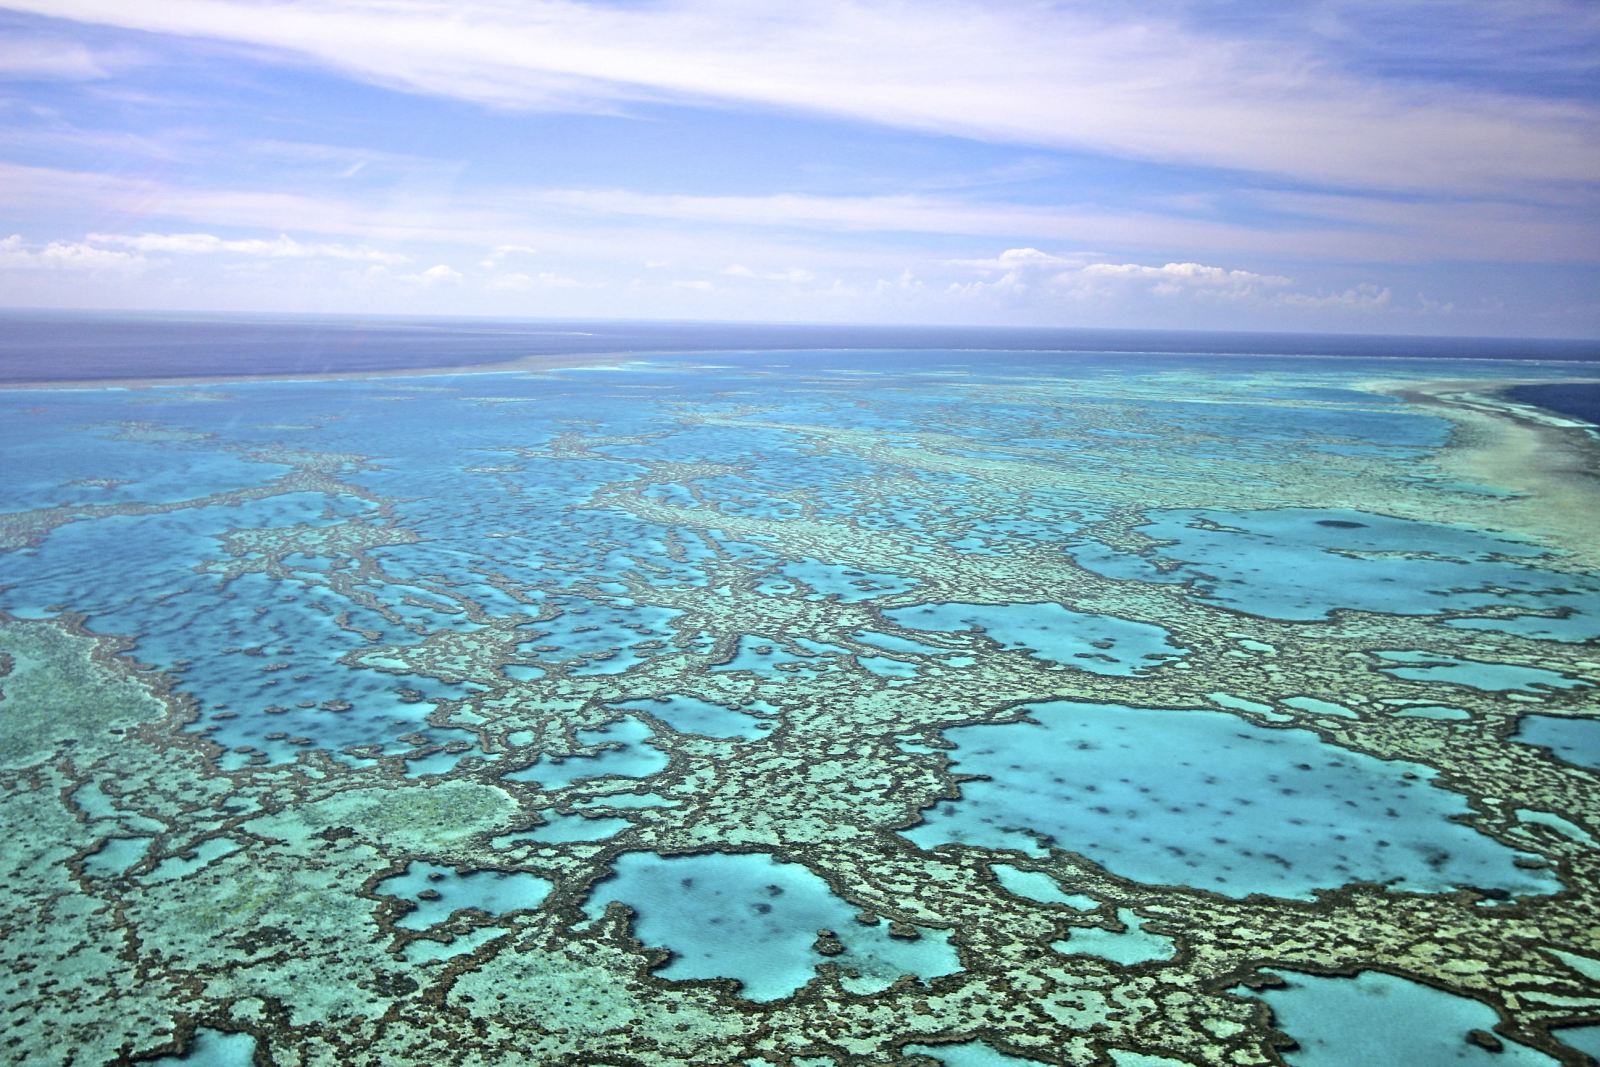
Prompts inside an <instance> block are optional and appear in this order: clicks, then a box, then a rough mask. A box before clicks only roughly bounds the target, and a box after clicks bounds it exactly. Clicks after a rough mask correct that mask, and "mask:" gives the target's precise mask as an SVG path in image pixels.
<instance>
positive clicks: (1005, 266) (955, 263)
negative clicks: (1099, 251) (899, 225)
mask: <svg viewBox="0 0 1600 1067" xmlns="http://www.w3.org/2000/svg"><path fill="white" fill-rule="evenodd" d="M1083 262H1084V260H1083V259H1082V258H1081V257H1076V256H1057V255H1052V254H1050V253H1049V252H1041V251H1039V250H1038V249H1037V248H1008V249H1006V250H1005V251H1004V252H1001V253H1000V254H999V255H998V256H995V257H994V258H993V259H952V260H949V261H948V263H949V265H950V266H952V267H971V268H972V269H974V270H981V271H1003V272H1006V273H1010V272H1012V271H1022V270H1030V269H1035V268H1046V269H1048V268H1057V269H1059V268H1063V267H1076V266H1080V265H1082V263H1083Z"/></svg>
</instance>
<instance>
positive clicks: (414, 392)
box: [0, 313, 1600, 1067]
mask: <svg viewBox="0 0 1600 1067" xmlns="http://www.w3.org/2000/svg"><path fill="white" fill-rule="evenodd" d="M574 353H576V354H595V355H599V354H605V355H606V356H607V357H608V358H607V359H606V360H603V361H598V360H597V361H595V365H592V366H587V367H585V366H569V367H560V368H557V367H543V368H540V367H533V368H531V369H527V370H518V371H501V372H496V373H466V372H469V371H471V370H472V369H473V368H475V367H480V366H482V365H484V364H493V363H500V362H505V361H509V360H514V359H519V358H522V357H527V356H537V355H568V354H574ZM1597 360H1600V353H1597V351H1596V348H1595V346H1594V345H1593V344H1587V343H1578V342H1556V341H1504V340H1460V339H1439V338H1377V337H1361V338H1353V337H1307V336H1281V335H1263V334H1175V333H1156V332H1132V331H1087V330H978V329H971V330H955V329H931V328H930V329H903V328H892V329H891V328H881V329H877V328H865V327H861V328H857V327H809V326H806V327H802V326H747V325H731V324H729V325H716V324H712V325H705V324H682V323H620V324H619V323H584V322H572V323H538V324H534V323H493V322H475V321H465V320H462V321H454V320H452V321H432V320H398V319H391V320H373V321H361V320H344V319H340V320H334V319H327V320H320V319H289V318H267V317H262V318H243V317H221V316H192V317H181V318H180V317H172V316H139V317H127V316H122V317H118V316H112V315H104V316H101V315H93V316H69V315H64V314H46V313H27V314H22V313H8V314H7V315H6V316H5V319H4V324H3V328H0V379H4V380H6V381H7V382H10V383H13V384H16V383H21V384H23V385H28V384H29V383H34V384H38V383H47V382H78V383H83V382H92V381H96V380H101V379H126V380H129V381H135V380H137V382H138V387H135V388H129V387H116V388H93V387H90V388H75V389H57V388H19V389H10V390H6V391H4V392H0V456H3V457H4V462H3V463H0V822H3V824H4V825H5V826H7V827H10V828H14V830H13V832H9V833H7V834H6V837H5V840H4V842H3V843H0V870H3V873H4V877H3V878H0V894H3V898H0V899H3V903H4V911H3V914H4V915H5V916H6V918H5V919H4V921H3V927H0V928H3V930H4V935H5V936H4V937H3V938H0V957H3V958H4V965H3V966H4V971H5V973H6V974H7V975H8V978H7V980H6V982H5V983H4V984H3V988H0V1012H3V1014H4V1018H5V1021H6V1028H7V1030H6V1032H7V1034H8V1035H9V1037H8V1040H10V1041H11V1042H12V1044H11V1046H10V1047H11V1048H14V1049H30V1048H33V1049H37V1048H45V1047H54V1046H56V1045H59V1044H60V1043H62V1042H68V1043H70V1047H71V1051H72V1054H73V1057H74V1058H76V1059H77V1060H79V1061H80V1062H85V1063H99V1062H113V1061H117V1060H118V1059H119V1057H120V1058H122V1059H123V1060H146V1059H148V1060H150V1061H152V1062H160V1063H191V1064H192V1063H206V1064H247V1063H251V1062H255V1063H296V1062H351V1063H388V1062H441V1063H442V1062H469V1061H470V1062H522V1063H614V1064H645V1063H705V1064H722V1063H727V1064H749V1063H808V1064H809V1063H816V1064H822V1063H829V1064H834V1063H838V1064H843V1063H846V1062H874V1063H886V1064H900V1065H904V1067H911V1065H913V1064H917V1063H927V1062H936V1063H945V1064H949V1065H953V1067H966V1065H992V1064H1002V1065H1005V1064H1030V1063H1067V1062H1071V1063H1097V1064H1101V1065H1105V1064H1111V1065H1114V1067H1173V1065H1182V1064H1201V1063H1218V1062H1236V1063H1273V1062H1279V1056H1280V1052H1282V1051H1283V1049H1284V1048H1286V1046H1284V1045H1283V1042H1282V1037H1281V1035H1285V1034H1286V1035H1287V1036H1288V1037H1289V1038H1290V1039H1292V1040H1293V1041H1294V1042H1296V1043H1297V1045H1296V1047H1295V1049H1294V1051H1293V1058H1292V1060H1291V1061H1290V1062H1292V1063H1294V1064H1296V1065H1305V1067H1336V1065H1344V1064H1355V1063H1379V1062H1389V1063H1406V1064H1422V1065H1426V1064H1434V1063H1450V1064H1456V1063H1469V1064H1541V1065H1542V1064H1552V1065H1553V1064H1557V1063H1559V1062H1566V1063H1577V1062H1581V1060H1580V1057H1581V1056H1582V1055H1585V1054H1587V1055H1594V1054H1596V1053H1597V1052H1600V1025H1597V1024H1596V1023H1595V1019H1596V1014H1595V1013H1596V1007H1597V1006H1600V960H1597V958H1596V956H1597V952H1596V947H1595V942H1594V931H1595V930H1596V929H1600V848H1597V846H1596V841H1597V835H1600V790H1597V789H1596V788H1595V781H1596V777H1595V776H1596V774H1600V706H1597V703H1596V693H1597V692H1600V541H1597V540H1596V539H1595V538H1594V536H1593V531H1594V530H1595V529H1600V507H1597V501H1600V497H1597V496H1596V495H1595V491H1594V490H1593V489H1592V488H1591V487H1590V486H1589V484H1588V483H1589V482H1590V481H1592V479H1590V478H1582V477H1580V478H1573V477H1570V471H1567V472H1566V473H1563V472H1562V471H1545V470H1543V469H1541V468H1539V467H1538V466H1537V457H1539V456H1540V455H1541V454H1543V451H1542V450H1548V449H1549V448H1550V446H1551V445H1552V443H1558V444H1559V445H1560V447H1561V450H1562V452H1563V454H1564V455H1570V456H1578V457H1588V459H1587V460H1586V462H1590V463H1592V462H1593V456H1594V455H1595V452H1594V451H1593V450H1594V448H1595V447H1596V446H1595V442H1594V439H1593V436H1592V435H1590V434H1587V433H1586V432H1585V431H1583V430H1582V429H1578V428H1572V429H1555V428H1544V429H1540V428H1537V427H1532V426H1529V425H1527V424H1526V422H1525V421H1519V420H1517V419H1515V418H1514V417H1512V416H1511V414H1510V413H1496V411H1495V410H1494V409H1493V408H1492V405H1490V404H1488V403H1487V402H1485V401H1484V399H1483V398H1484V396H1485V395H1492V394H1494V393H1495V391H1496V390H1498V389H1500V388H1501V387H1502V385H1503V384H1504V383H1505V382H1507V381H1511V380H1515V381H1518V382H1523V383H1528V382H1533V383H1537V384H1534V385H1532V386H1524V387H1522V388H1521V391H1516V392H1514V393H1513V394H1512V395H1513V396H1514V397H1516V398H1520V399H1523V400H1526V401H1528V402H1532V403H1538V404H1544V405H1546V406H1548V407H1550V408H1551V409H1552V410H1563V411H1566V412H1567V413H1568V414H1576V415H1579V416H1580V417H1584V418H1588V419H1589V420H1591V421H1594V419H1595V413H1594V409H1593V407H1592V406H1584V405H1589V404H1591V401H1590V400H1587V399H1584V397H1592V396H1593V393H1592V392H1584V391H1583V390H1582V389H1580V388H1578V387H1576V386H1574V385H1572V384H1571V383H1570V381H1568V380H1570V379H1584V378H1590V377H1595V376H1596V370H1597ZM423 368H428V369H435V368H456V369H459V370H460V371H461V372H463V373H445V374H429V375H421V374H418V375H409V376H407V375H400V376H389V377H372V378H361V377H348V378H342V379H327V380H305V379H301V380H294V379H295V376H297V375H307V374H312V373H330V372H332V373H344V374H352V375H354V374H360V373H363V372H371V371H380V370H381V371H391V372H392V371H406V370H418V369H423ZM244 374H250V375H267V376H273V377H276V378H277V379H279V380H264V381H240V380H220V379H225V378H227V377H228V376H237V375H244ZM207 377H213V378H218V379H219V380H216V381H204V380H202V381H193V380H189V381H184V382H181V383H178V382H172V383H169V384H160V379H180V378H181V379H197V378H207ZM1441 382H1453V383H1457V384H1454V385H1450V386H1448V387H1445V386H1440V385H1439V384H1438V383H1441ZM1589 388H1591V389H1592V386H1591V387H1589ZM1555 389H1561V390H1564V392H1562V393H1559V394H1557V393H1554V392H1552V390H1555ZM1429 390H1432V392H1431V393H1430V392H1429ZM1458 397H1466V398H1467V400H1468V401H1470V403H1458V402H1457V398H1458ZM1574 397H1577V398H1578V399H1577V400H1574V399H1573V398H1574ZM1563 405H1565V406H1564V407H1563ZM1584 412H1588V414H1583V413H1584ZM1541 434H1542V435H1544V436H1529V435H1541ZM1500 448H1505V449H1518V450H1519V451H1518V452H1517V454H1519V455H1528V456H1532V457H1534V459H1533V460H1530V461H1528V462H1525V463H1520V464H1516V465H1507V464H1504V463H1497V462H1495V459H1496V455H1497V453H1496V449H1500ZM1513 468H1514V469H1513ZM1486 985H1488V986H1494V987H1496V988H1515V989H1516V990H1517V991H1518V997H1517V998H1515V1000H1514V1001H1513V1002H1514V1003H1517V1004H1520V1005H1521V1007H1520V1008H1518V1009H1517V1010H1516V1011H1514V1012H1512V1013H1511V1014H1510V1015H1508V1016H1503V1017H1502V1016H1497V1015H1496V1013H1495V1012H1494V1011H1493V1010H1491V1009H1490V1008H1489V1007H1487V1006H1486V1005H1485V1004H1484V1002H1483V1000H1482V998H1481V996H1480V995H1479V994H1480V992H1481V990H1482V989H1483V988H1485V986H1486ZM1268 1008H1270V1009H1271V1014H1270V1015H1269V1014H1268V1011H1267V1009H1268ZM1491 1031H1492V1033H1491ZM1496 1035H1498V1036H1496ZM1489 1044H1495V1045H1498V1046H1500V1048H1501V1051H1499V1052H1491V1051H1488V1050H1487V1048H1486V1047H1485V1046H1487V1045H1489ZM180 1047H181V1048H182V1049H186V1050H188V1051H187V1052H186V1053H185V1055H184V1056H183V1057H179V1056H178V1054H177V1053H178V1050H179V1049H180ZM846 1049H849V1050H854V1051H850V1052H846V1051H844V1050H846ZM6 1055H10V1053H9V1052H8V1053H6ZM1284 1056H1285V1058H1287V1056H1288V1053H1286V1052H1285V1053H1284ZM162 1057H164V1058H162ZM851 1057H857V1058H851ZM917 1057H923V1058H922V1059H918V1058H917ZM1563 1058H1564V1059H1563ZM13 1062H25V1058H24V1059H19V1060H13Z"/></svg>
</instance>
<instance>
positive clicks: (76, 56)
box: [0, 35, 110, 82]
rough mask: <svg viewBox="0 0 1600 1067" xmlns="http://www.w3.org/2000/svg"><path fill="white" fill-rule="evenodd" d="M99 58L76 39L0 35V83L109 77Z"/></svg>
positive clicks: (88, 79)
mask: <svg viewBox="0 0 1600 1067" xmlns="http://www.w3.org/2000/svg"><path fill="white" fill-rule="evenodd" d="M106 67H107V65H106V64H105V63H104V62H103V59H102V57H100V56H97V55H96V54H95V52H94V51H92V50H91V49H89V48H88V47H87V46H85V45H83V44H80V43H78V42H77V41H69V40H61V39H60V38H56V37H44V36H33V35H29V36H21V35H18V36H14V37H5V38H0V82H7V81H93V80H95V79H99V78H105V77H108V76H109V73H110V72H109V71H108V70H107V69H106Z"/></svg>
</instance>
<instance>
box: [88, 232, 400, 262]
mask: <svg viewBox="0 0 1600 1067" xmlns="http://www.w3.org/2000/svg"><path fill="white" fill-rule="evenodd" d="M88 240H89V243H91V244H96V245H115V246H118V247H121V248H131V249H134V250H136V251H139V252H165V253H169V254H172V255H180V256H194V255H235V256H250V257H260V258H265V259H348V260H356V261H359V262H363V263H388V264H398V263H405V262H406V261H407V260H408V259H409V258H410V257H408V256H405V255H402V254H400V253H398V252H381V251H379V250H377V249H375V248H365V247H360V246H355V245H343V244H327V243H323V242H311V243H302V242H300V241H297V240H295V239H294V238H293V237H290V236H288V235H287V234H279V235H278V236H276V237H272V238H258V237H251V238H238V239H225V238H222V237H218V236H216V235H215V234H209V233H141V234H122V233H92V234H90V235H89V237H88Z"/></svg>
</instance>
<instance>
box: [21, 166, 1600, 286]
mask: <svg viewBox="0 0 1600 1067" xmlns="http://www.w3.org/2000/svg"><path fill="white" fill-rule="evenodd" d="M0 189H4V190H5V192H6V199H7V201H8V203H9V204H10V205H11V207H12V208H13V210H16V211H21V210H37V211H45V210H57V209H58V208H59V205H60V204H61V203H62V202H64V201H70V202H71V203H74V204H76V205H81V206H83V207H84V208H85V209H86V210H93V211H94V212H96V213H97V214H99V215H101V216H102V217H105V218H118V217H123V216H126V214H127V213H128V212H129V205H130V204H137V205H138V206H139V211H140V214H139V216H138V217H137V218H135V219H134V220H132V221H133V222H134V223H135V224H137V223H138V222H142V221H143V219H144V218H163V219H177V220H182V221H183V222H185V223H187V224H190V225H195V226H202V227H237V228H254V229H262V228H272V229H294V230H298V231H301V232H309V233H316V234H321V235H337V236H341V237H346V238H349V239H351V240H360V241H371V242H375V243H381V244H392V243H398V242H410V241H423V242H436V243H447V244H452V245H466V246H476V249H480V250H481V249H482V248H484V247H491V248H492V247H494V246H495V245H498V244H500V243H502V242H507V243H509V242H513V241H514V242H516V243H519V244H525V245H529V246H537V247H538V248H540V249H542V250H545V251H548V252H550V253H552V254H557V255H561V256H570V255H578V256H582V255H593V254H594V250H595V248H596V247H597V246H599V247H610V248H618V249H620V248H629V249H632V250H634V251H633V254H634V255H637V256H638V257H639V258H640V259H642V260H644V261H645V262H646V264H647V265H651V264H654V266H653V267H651V269H660V268H661V267H663V266H666V265H668V264H672V265H677V266H679V268H680V269H694V270H704V269H708V267H707V265H706V264H705V257H706V256H707V255H708V254H709V253H708V250H710V249H714V248H717V247H718V246H719V244H720V246H721V247H723V248H724V251H722V252H721V253H720V254H721V255H722V256H725V257H726V258H722V259H721V260H720V262H721V263H723V264H726V263H728V262H730V261H737V262H743V261H744V257H746V256H748V255H751V252H750V246H751V244H752V242H753V240H754V238H752V237H750V236H749V235H748V234H749V232H753V231H755V230H758V229H759V230H764V231H767V232H770V233H773V234H774V235H775V239H776V240H779V241H790V240H793V238H794V236H795V235H797V234H800V233H807V232H809V233H816V232H817V231H836V232H841V233H856V232H879V233H919V234H943V235H952V236H973V237H990V238H995V239H998V240H1003V241H1014V240H1015V241H1018V243H1019V245H1020V242H1021V241H1029V242H1044V241H1060V242H1063V243H1068V244H1069V246H1070V247H1082V246H1083V245H1084V244H1085V243H1091V242H1092V243H1093V244H1096V245H1103V246H1108V247H1115V248H1118V249H1122V250H1125V251H1124V254H1127V253H1129V252H1134V253H1137V252H1138V251H1141V250H1149V251H1150V252H1151V253H1152V255H1161V256H1169V257H1172V258H1180V257H1182V258H1188V257H1195V258H1199V257H1200V256H1208V257H1211V256H1220V255H1262V254H1265V255H1274V256H1277V255H1281V254H1282V253H1283V250H1284V249H1286V248H1292V249H1294V251H1295V253H1296V255H1298V256H1299V257H1300V258H1302V259H1306V260H1313V261H1315V260H1338V261H1352V260H1366V261H1374V262H1376V261H1384V262H1418V261H1429V260H1438V259H1450V260H1457V261H1476V262H1486V261H1500V262H1506V261H1510V262H1594V261H1595V259H1596V251H1595V250H1596V249H1597V248H1600V221H1597V220H1600V216H1591V215H1587V214H1583V213H1574V212H1571V211H1565V212H1562V213H1560V214H1559V215H1558V216H1556V217H1551V216H1550V215H1548V214H1547V215H1545V216H1542V217H1541V216H1538V215H1537V214H1535V213H1534V212H1533V211H1532V209H1529V208H1526V207H1522V208H1514V207H1511V206H1507V207H1505V208H1504V209H1503V210H1500V211H1492V210H1487V209H1485V208H1484V207H1483V206H1482V205H1481V204H1479V203H1476V202H1472V203H1468V204H1465V205H1463V206H1460V207H1457V206H1453V205H1448V204H1436V205H1415V206H1414V209H1413V210H1411V214H1412V215H1413V216H1414V217H1415V218H1416V219H1418V220H1420V221H1416V222H1408V221H1407V219H1406V217H1405V216H1406V209H1404V208H1403V207H1402V206H1401V205H1398V204H1391V205H1389V206H1391V207H1392V208H1393V211H1392V214H1393V218H1392V219H1390V218H1388V217H1383V218H1375V219H1373V220H1371V221H1366V222H1358V221H1350V220H1345V219H1342V218H1335V219H1332V220H1331V221H1327V222H1322V221H1309V222H1308V221H1284V220H1277V221H1275V222H1274V223H1273V224H1272V225H1271V226H1258V225H1254V224H1246V223H1235V222H1225V221H1217V220H1214V219H1197V218H1192V217H1186V216H1182V215H1179V216H1173V215H1165V214H1160V213H1157V212H1155V211H1148V212H1137V211H1114V212H1113V211H1104V210H1101V211H1096V210H1092V209H1085V208H1070V207H1057V206H1052V205H1047V204H1018V203H1005V202H988V203H985V202H981V201H977V202H974V201H970V200H963V199H957V198H948V197H928V196H876V197H874V196H815V195H771V196H680V195H664V194H649V193H638V192H632V191H626V190H583V189H543V190H531V191H530V190H525V189H498V188H484V189H481V190H478V191H476V192H475V193H468V192H465V191H457V192H454V193H453V194H452V195H450V196H447V197H432V196H427V195H421V194H413V195H406V196H395V197H389V198H383V199H378V200H374V199H372V198H357V197H352V196H344V195H337V194H333V193H326V194H322V195H315V196H313V195H306V194H300V193H286V192H275V191H259V190H250V189H234V188H216V187H213V188H204V187H200V188H195V187H187V188H183V189H177V188H173V187H171V186H167V185H162V184H159V183H156V182H151V181H145V180H140V179H133V178H125V177H121V176H117V175H101V174H90V173H85V172H81V171H70V170H61V169H57V168H45V167H28V166H21V165H18V164H10V163H5V162H0ZM1346 199H1350V200H1354V199H1355V198H1346ZM1335 202H1336V203H1341V202H1342V201H1335ZM1316 203H1321V201H1316ZM1374 203H1379V204H1388V202H1384V201H1374ZM1390 213H1391V212H1389V211H1388V209H1387V208H1386V209H1385V215H1386V216H1387V214H1390ZM635 218H645V219H649V220H652V225H650V226H648V227H638V226H635V225H633V224H632V223H631V221H630V220H632V219H635ZM713 226H721V227H726V228H727V233H725V234H723V235H716V234H715V233H714V232H713V230H712V227H713ZM739 230H743V231H746V233H743V234H740V233H737V232H736V231H739ZM796 248H797V251H796V252H795V253H794V254H795V256H796V257H801V256H803V257H804V258H806V259H811V258H813V256H812V255H811V253H810V252H808V251H806V250H804V249H801V248H799V247H798V246H796ZM1018 250H1019V251H1026V249H1025V248H1022V249H1018ZM762 251H763V253H764V255H765V254H766V253H767V252H769V251H770V249H763V250H762ZM472 254H476V255H481V252H477V251H475V252H474V253H472ZM1057 255H1059V256H1062V257H1063V258H1072V259H1074V260H1078V259H1080V258H1088V257H1085V256H1083V254H1081V253H1070V254H1069V253H1057ZM765 258H768V260H769V261H778V262H781V261H782V259H780V258H779V256H778V255H777V254H776V253H773V254H771V255H768V256H765ZM975 262H978V263H984V262H985V261H981V260H980V261H975ZM685 263H692V264H694V266H693V267H691V268H684V267H683V266H682V265H683V264H685ZM993 265H994V266H1000V265H1001V264H993ZM716 269H720V268H716Z"/></svg>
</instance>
